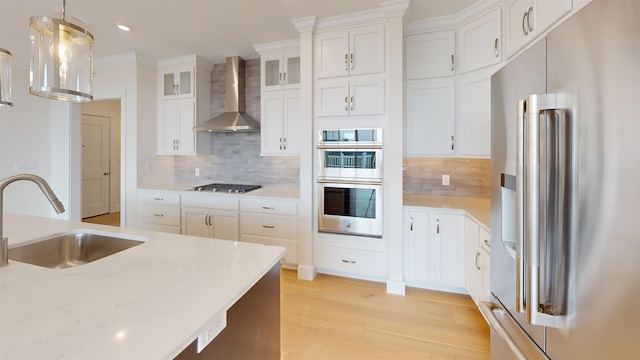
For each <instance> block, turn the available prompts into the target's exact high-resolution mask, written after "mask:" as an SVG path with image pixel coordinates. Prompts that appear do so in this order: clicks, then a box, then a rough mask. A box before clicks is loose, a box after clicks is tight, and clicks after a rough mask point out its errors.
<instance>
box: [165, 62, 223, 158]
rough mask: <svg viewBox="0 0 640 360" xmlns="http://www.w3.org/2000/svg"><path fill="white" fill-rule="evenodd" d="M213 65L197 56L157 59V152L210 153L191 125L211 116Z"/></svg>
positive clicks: (206, 140) (204, 137)
mask: <svg viewBox="0 0 640 360" xmlns="http://www.w3.org/2000/svg"><path fill="white" fill-rule="evenodd" d="M212 67H213V65H212V64H210V63H208V62H207V61H206V60H204V59H202V58H200V57H199V56H196V55H192V56H185V57H180V58H173V59H166V60H161V61H158V69H159V70H158V77H159V79H158V99H159V100H158V135H157V136H158V147H157V153H158V155H196V154H197V153H210V148H209V139H210V136H209V134H208V133H202V132H201V133H197V132H194V131H193V127H195V126H196V125H197V124H198V123H201V122H204V121H207V120H209V118H210V112H211V110H210V108H209V107H210V106H209V105H210V103H211V99H210V97H211V69H212Z"/></svg>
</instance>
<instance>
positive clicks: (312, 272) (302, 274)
mask: <svg viewBox="0 0 640 360" xmlns="http://www.w3.org/2000/svg"><path fill="white" fill-rule="evenodd" d="M316 275H318V268H316V267H315V266H302V265H298V279H300V280H309V281H313V279H315V278H316Z"/></svg>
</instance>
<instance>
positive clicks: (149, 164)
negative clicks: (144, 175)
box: [144, 162, 151, 172]
mask: <svg viewBox="0 0 640 360" xmlns="http://www.w3.org/2000/svg"><path fill="white" fill-rule="evenodd" d="M144 171H146V172H149V171H151V163H150V162H147V163H145V164H144Z"/></svg>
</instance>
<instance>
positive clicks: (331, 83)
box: [315, 77, 385, 116]
mask: <svg viewBox="0 0 640 360" xmlns="http://www.w3.org/2000/svg"><path fill="white" fill-rule="evenodd" d="M384 92H385V86H384V78H369V77H359V78H357V79H354V78H344V79H320V80H318V81H316V109H315V113H316V115H317V116H345V115H350V116H357V115H381V114H384V112H385V108H384Z"/></svg>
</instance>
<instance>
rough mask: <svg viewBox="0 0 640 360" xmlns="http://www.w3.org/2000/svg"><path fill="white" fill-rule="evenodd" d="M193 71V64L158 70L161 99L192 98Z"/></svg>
mask: <svg viewBox="0 0 640 360" xmlns="http://www.w3.org/2000/svg"><path fill="white" fill-rule="evenodd" d="M194 71H195V67H194V66H193V65H191V66H181V67H177V68H170V69H163V70H160V71H159V76H158V84H159V86H160V98H161V99H163V100H167V99H181V98H192V97H193V96H194V83H195V81H194V77H193V74H194Z"/></svg>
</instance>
